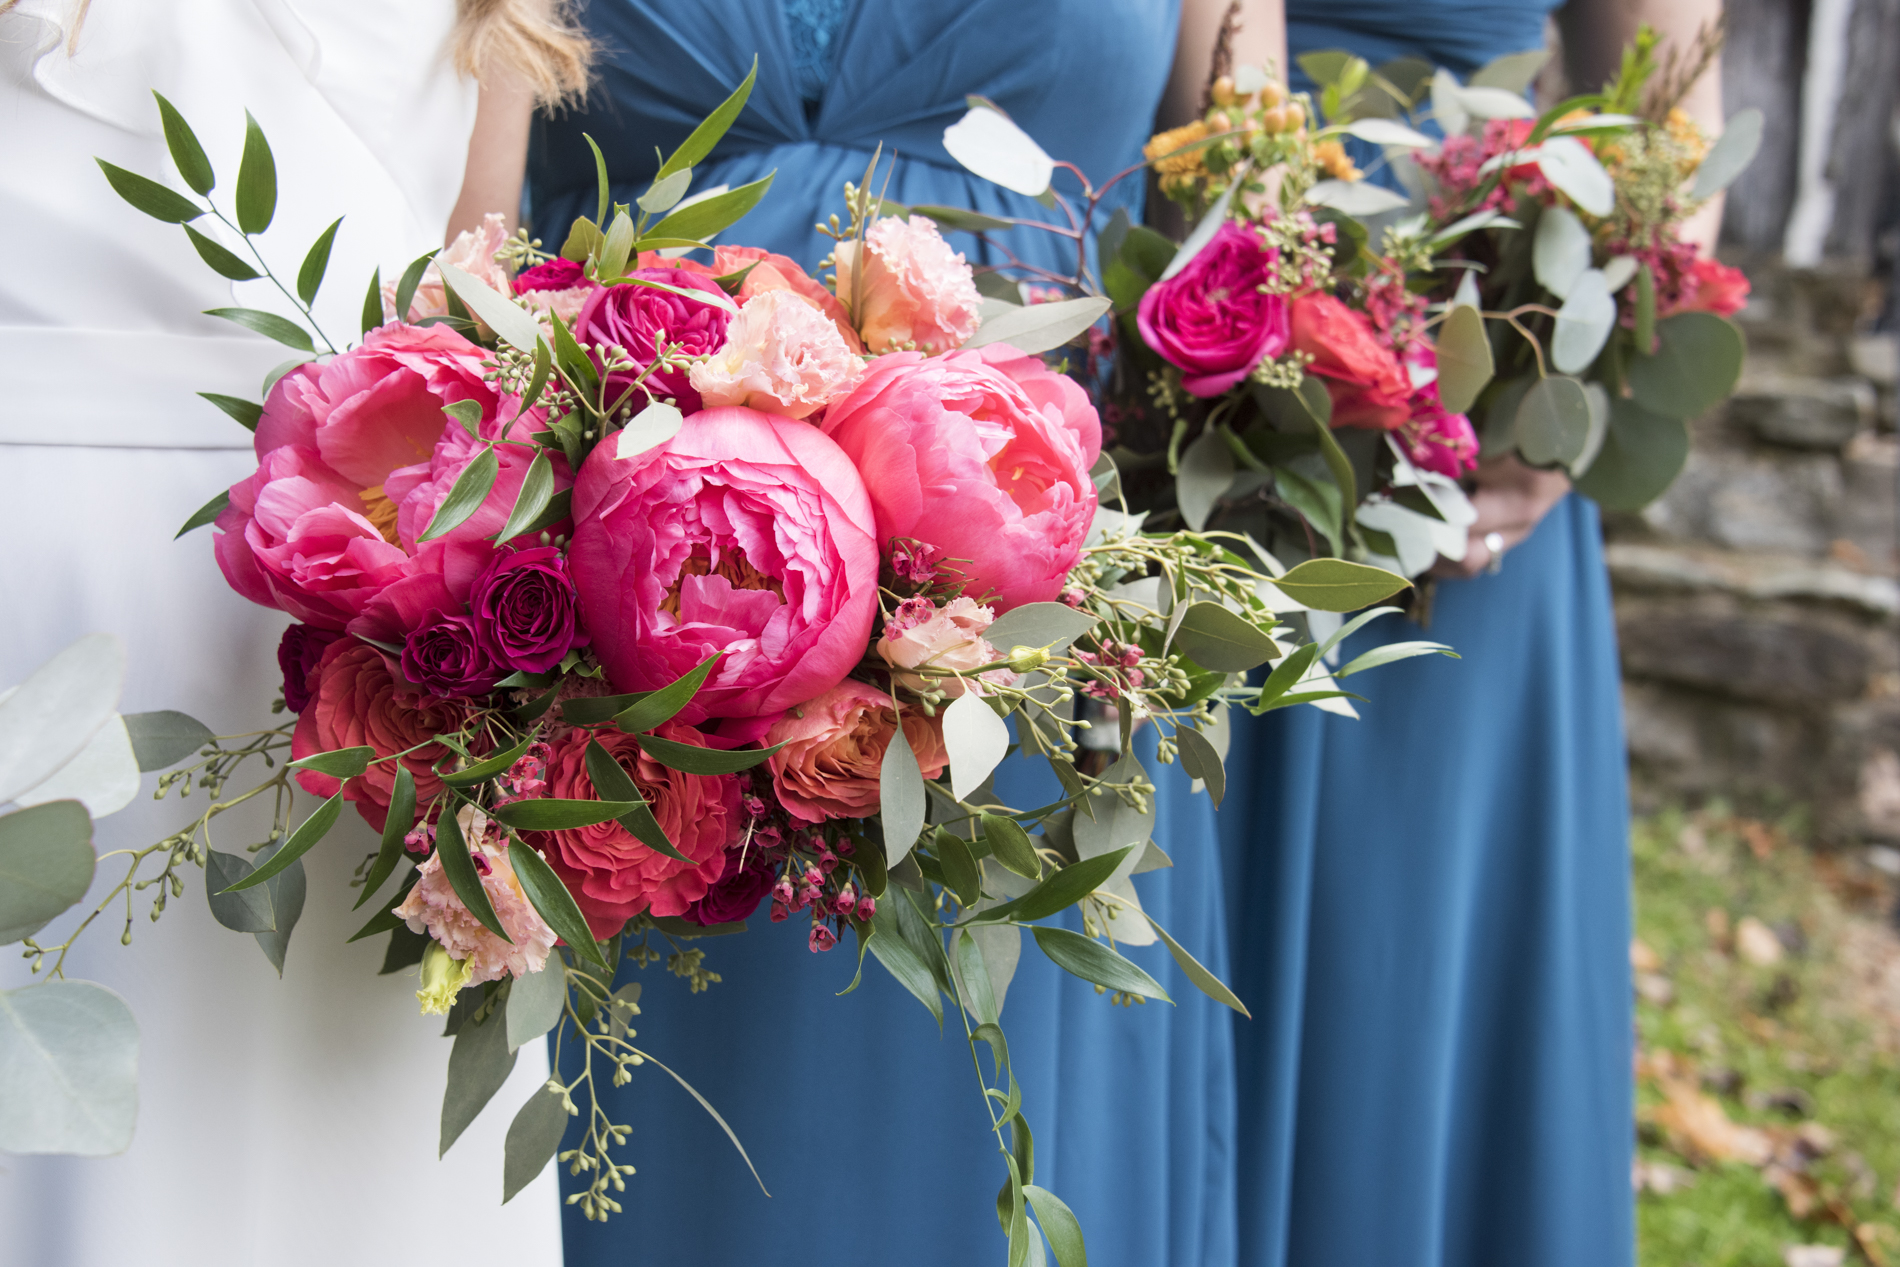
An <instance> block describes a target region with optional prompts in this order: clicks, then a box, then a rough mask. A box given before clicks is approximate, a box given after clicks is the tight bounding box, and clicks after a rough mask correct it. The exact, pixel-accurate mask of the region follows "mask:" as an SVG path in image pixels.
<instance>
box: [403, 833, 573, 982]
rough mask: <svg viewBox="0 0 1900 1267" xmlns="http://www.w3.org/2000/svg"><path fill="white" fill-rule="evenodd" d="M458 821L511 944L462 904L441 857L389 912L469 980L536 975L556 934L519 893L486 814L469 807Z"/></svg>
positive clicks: (504, 850)
mask: <svg viewBox="0 0 1900 1267" xmlns="http://www.w3.org/2000/svg"><path fill="white" fill-rule="evenodd" d="M457 821H458V822H459V823H460V824H461V827H462V834H463V836H464V837H465V838H466V839H467V841H468V844H469V853H470V855H471V856H473V857H474V858H476V859H478V861H477V862H476V864H475V867H476V870H477V871H479V872H480V873H481V877H482V889H483V891H484V892H486V893H487V894H488V901H489V903H490V904H491V905H492V906H493V907H494V908H495V915H496V917H497V918H498V919H500V920H501V926H502V927H503V928H505V929H507V930H508V937H509V941H503V940H502V939H501V938H499V937H497V936H495V934H493V933H491V932H489V931H488V929H487V928H485V927H484V926H483V925H482V922H481V921H480V920H478V919H476V918H475V916H474V915H473V914H471V913H470V912H469V909H468V907H466V906H464V905H463V904H462V899H461V898H460V897H458V896H457V895H456V892H455V889H454V887H453V886H452V885H450V884H449V878H448V876H446V875H444V874H443V873H442V858H441V855H440V854H431V855H430V856H429V859H428V861H426V862H424V863H423V864H422V865H421V866H420V867H418V868H417V873H418V874H417V877H416V885H415V887H414V888H412V889H410V890H409V896H408V897H406V898H404V899H403V901H402V904H401V905H400V906H398V907H396V909H395V911H394V912H393V914H394V915H395V916H396V918H398V919H400V920H402V921H403V922H405V923H406V924H408V925H409V931H410V932H412V933H425V932H426V933H427V934H428V935H429V936H430V937H432V938H434V939H435V940H436V941H437V942H438V943H440V944H441V946H442V949H444V950H446V951H448V952H449V954H450V955H451V956H453V957H454V958H456V959H460V960H462V961H463V962H464V963H466V964H467V965H468V968H469V976H468V980H469V981H470V982H475V983H479V982H483V981H499V980H501V979H502V978H503V977H504V976H508V977H523V976H526V975H528V974H529V973H530V972H540V971H541V970H542V969H543V968H545V967H546V966H547V962H548V954H549V952H551V951H552V950H553V949H554V943H555V940H556V938H555V935H554V930H553V929H551V928H549V927H548V923H547V921H546V920H544V919H542V918H541V912H539V911H537V910H535V909H534V904H533V903H532V902H530V901H529V900H528V895H527V894H526V893H525V892H524V891H523V890H522V888H521V881H520V879H519V878H517V877H516V875H515V868H514V864H513V863H511V862H510V861H509V860H508V848H507V842H506V841H505V840H500V839H497V838H495V837H494V835H493V834H491V832H490V831H489V827H488V823H487V818H486V816H485V815H484V814H483V813H482V812H481V811H480V810H478V809H476V808H475V807H474V806H472V805H470V806H467V807H465V808H463V810H462V811H461V813H460V815H459V816H458V819H457ZM510 942H512V943H513V944H512V945H511V944H510ZM557 971H558V969H557Z"/></svg>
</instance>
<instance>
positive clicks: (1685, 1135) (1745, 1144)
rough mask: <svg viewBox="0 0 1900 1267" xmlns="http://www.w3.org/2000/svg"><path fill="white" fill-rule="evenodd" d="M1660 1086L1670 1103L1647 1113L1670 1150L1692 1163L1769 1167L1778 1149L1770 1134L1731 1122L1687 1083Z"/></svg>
mask: <svg viewBox="0 0 1900 1267" xmlns="http://www.w3.org/2000/svg"><path fill="white" fill-rule="evenodd" d="M1660 1086H1661V1088H1662V1092H1663V1094H1664V1095H1665V1096H1666V1097H1667V1099H1666V1100H1665V1101H1664V1102H1663V1103H1661V1104H1658V1105H1655V1106H1653V1107H1652V1108H1650V1109H1649V1110H1647V1113H1646V1116H1647V1118H1648V1120H1649V1121H1651V1122H1653V1123H1655V1124H1656V1125H1657V1126H1659V1127H1661V1128H1662V1130H1663V1132H1664V1133H1665V1134H1666V1135H1667V1136H1668V1138H1669V1146H1670V1148H1671V1149H1673V1150H1674V1151H1675V1152H1677V1153H1678V1154H1680V1155H1682V1156H1683V1157H1686V1158H1688V1159H1689V1160H1690V1161H1740V1162H1746V1163H1748V1164H1749V1165H1751V1166H1761V1165H1765V1164H1766V1163H1767V1162H1768V1160H1769V1158H1771V1157H1772V1156H1774V1151H1775V1145H1774V1141H1773V1139H1771V1138H1770V1137H1769V1135H1768V1133H1767V1132H1766V1131H1762V1130H1758V1129H1756V1128H1755V1127H1752V1126H1744V1125H1742V1124H1741V1123H1739V1122H1733V1121H1730V1120H1729V1116H1728V1114H1727V1113H1726V1112H1724V1111H1723V1109H1722V1104H1721V1102H1720V1101H1719V1100H1717V1099H1716V1098H1715V1097H1714V1096H1711V1095H1705V1094H1704V1093H1703V1092H1701V1091H1699V1090H1697V1089H1696V1087H1695V1086H1694V1085H1693V1084H1692V1083H1690V1082H1688V1081H1687V1080H1685V1079H1679V1078H1665V1079H1662V1080H1660Z"/></svg>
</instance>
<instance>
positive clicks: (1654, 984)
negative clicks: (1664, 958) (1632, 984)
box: [1636, 972, 1676, 1007]
mask: <svg viewBox="0 0 1900 1267" xmlns="http://www.w3.org/2000/svg"><path fill="white" fill-rule="evenodd" d="M1636 993H1637V994H1639V995H1641V996H1642V999H1643V1001H1644V1002H1645V1003H1651V1004H1654V1005H1655V1006H1657V1007H1668V1006H1670V1005H1671V1004H1673V1003H1674V1002H1675V1001H1676V987H1675V986H1674V985H1673V984H1671V983H1670V980H1669V978H1668V977H1665V976H1664V975H1663V974H1662V973H1660V972H1639V973H1637V974H1636Z"/></svg>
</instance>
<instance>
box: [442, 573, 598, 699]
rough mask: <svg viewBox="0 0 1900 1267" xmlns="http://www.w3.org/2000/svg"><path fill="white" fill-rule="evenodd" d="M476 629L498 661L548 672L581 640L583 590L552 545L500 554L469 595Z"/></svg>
mask: <svg viewBox="0 0 1900 1267" xmlns="http://www.w3.org/2000/svg"><path fill="white" fill-rule="evenodd" d="M468 604H469V611H470V612H471V613H472V614H473V615H474V618H475V632H476V635H477V636H478V637H479V638H480V639H481V643H482V648H483V649H484V650H485V651H486V652H487V653H488V656H489V658H490V659H492V660H493V661H494V662H495V663H496V664H498V665H501V666H503V667H505V668H509V669H520V670H521V671H523V672H525V673H546V672H547V671H548V670H549V669H551V668H553V667H554V666H555V665H557V664H559V663H560V662H561V657H562V656H565V655H566V654H567V653H568V650H569V649H570V648H571V647H573V646H575V645H576V643H577V642H579V643H580V644H582V645H584V644H585V643H586V641H587V638H586V635H584V634H582V633H581V632H580V596H579V595H577V594H576V593H575V592H574V583H573V582H572V581H570V580H569V579H568V576H567V564H566V562H565V561H564V560H563V559H562V557H561V552H560V551H559V550H557V549H554V548H553V547H552V546H539V547H536V548H535V549H532V550H517V551H515V552H513V553H511V554H498V555H496V556H495V559H494V561H493V562H491V563H490V564H489V565H488V570H487V571H485V572H483V573H482V575H481V577H480V578H479V579H478V580H477V581H476V582H475V586H474V588H473V589H471V590H470V591H469V596H468Z"/></svg>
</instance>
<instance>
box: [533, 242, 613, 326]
mask: <svg viewBox="0 0 1900 1267" xmlns="http://www.w3.org/2000/svg"><path fill="white" fill-rule="evenodd" d="M599 289H600V283H598V282H596V281H593V280H591V279H590V278H589V277H588V276H587V273H586V270H584V269H582V268H581V266H580V265H579V264H576V263H575V262H574V261H573V260H564V259H552V260H549V261H547V262H546V263H545V264H536V265H535V266H534V267H533V268H524V269H522V270H521V272H520V274H519V275H517V276H516V277H515V297H516V298H517V299H518V300H520V302H521V303H522V305H523V306H525V307H526V308H527V309H528V310H529V311H531V312H533V313H536V314H537V315H539V314H541V313H549V312H551V313H553V314H554V315H555V316H557V317H559V318H560V319H561V320H562V321H563V322H565V323H566V324H567V325H569V326H572V325H573V324H574V321H575V318H577V317H579V316H580V315H581V308H582V307H584V306H585V305H586V303H587V297H588V296H589V295H591V294H593V293H594V292H595V291H597V290H599ZM549 328H550V329H552V326H549Z"/></svg>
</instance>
